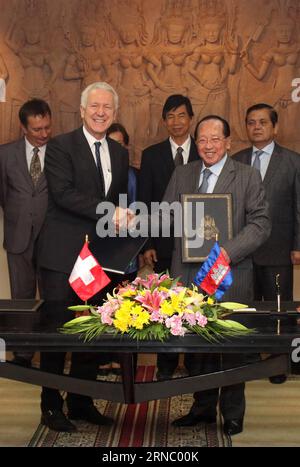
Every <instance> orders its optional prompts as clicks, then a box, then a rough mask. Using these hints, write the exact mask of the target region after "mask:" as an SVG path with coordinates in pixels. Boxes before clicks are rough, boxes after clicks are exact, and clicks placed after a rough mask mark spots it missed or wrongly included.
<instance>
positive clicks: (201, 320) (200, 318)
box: [196, 311, 208, 328]
mask: <svg viewBox="0 0 300 467" xmlns="http://www.w3.org/2000/svg"><path fill="white" fill-rule="evenodd" d="M196 320H197V324H198V325H199V326H200V327H201V328H205V326H206V325H207V323H208V321H207V318H206V316H204V315H202V314H201V313H199V311H197V313H196Z"/></svg>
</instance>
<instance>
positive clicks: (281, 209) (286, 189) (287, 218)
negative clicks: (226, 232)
mask: <svg viewBox="0 0 300 467" xmlns="http://www.w3.org/2000/svg"><path fill="white" fill-rule="evenodd" d="M233 158H234V159H235V160H237V161H240V162H242V163H244V164H248V165H251V158H252V147H250V148H247V149H244V150H243V151H240V152H238V153H237V154H235V155H234V156H233ZM263 185H264V188H265V191H266V198H267V201H268V203H269V211H270V217H271V221H272V232H271V235H270V237H269V239H268V240H267V241H266V242H265V243H264V244H263V245H262V246H261V247H260V248H258V249H257V250H256V251H255V253H254V254H253V262H254V265H255V271H256V274H255V279H256V288H257V289H260V293H259V292H258V290H257V291H256V299H258V300H260V299H261V298H262V296H263V297H264V298H265V299H266V300H275V298H276V290H275V280H274V276H275V274H276V272H278V273H280V275H281V286H282V287H281V289H282V290H281V292H282V297H283V298H284V299H285V300H292V299H293V266H292V263H291V251H293V250H297V251H300V155H299V154H297V153H295V152H293V151H290V150H289V149H287V148H283V147H281V146H279V145H278V144H275V148H274V151H273V154H272V156H271V159H270V163H269V166H268V170H267V173H266V176H265V178H264V181H263ZM260 269H262V275H263V277H262V278H261V280H259V275H260ZM268 278H269V279H268Z"/></svg>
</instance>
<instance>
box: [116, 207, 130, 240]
mask: <svg viewBox="0 0 300 467" xmlns="http://www.w3.org/2000/svg"><path fill="white" fill-rule="evenodd" d="M135 217H136V216H135V214H134V213H133V212H132V211H131V210H130V209H128V208H126V209H125V208H121V207H120V206H118V207H116V210H115V213H114V216H113V223H114V225H115V227H116V231H117V233H119V232H120V230H122V229H126V230H130V229H131V228H134V227H135Z"/></svg>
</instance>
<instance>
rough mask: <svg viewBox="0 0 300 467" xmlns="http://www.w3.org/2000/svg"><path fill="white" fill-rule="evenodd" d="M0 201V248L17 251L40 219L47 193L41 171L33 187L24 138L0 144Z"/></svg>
mask: <svg viewBox="0 0 300 467" xmlns="http://www.w3.org/2000/svg"><path fill="white" fill-rule="evenodd" d="M0 203H1V206H2V208H3V211H4V248H5V249H6V250H7V251H8V252H9V253H14V254H20V253H23V251H24V250H26V248H27V247H28V244H29V242H30V239H31V238H32V233H33V235H34V237H35V238H37V236H38V234H39V232H40V230H41V227H42V224H43V222H44V218H45V214H46V210H47V203H48V192H47V183H46V179H45V176H44V173H42V174H41V176H40V178H39V180H38V183H37V185H36V187H35V186H34V184H33V182H32V179H31V176H30V174H29V170H28V166H27V161H26V150H25V139H24V138H22V139H20V140H19V141H15V142H13V143H9V144H4V145H2V146H0Z"/></svg>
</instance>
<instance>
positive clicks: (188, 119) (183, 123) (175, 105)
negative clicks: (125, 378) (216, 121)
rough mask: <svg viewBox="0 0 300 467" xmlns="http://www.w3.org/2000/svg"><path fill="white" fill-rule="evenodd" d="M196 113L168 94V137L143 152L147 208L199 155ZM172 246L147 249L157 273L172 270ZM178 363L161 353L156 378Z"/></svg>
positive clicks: (142, 196)
mask: <svg viewBox="0 0 300 467" xmlns="http://www.w3.org/2000/svg"><path fill="white" fill-rule="evenodd" d="M193 116H194V112H193V108H192V104H191V102H190V100H189V98H188V97H185V96H183V95H181V94H174V95H171V96H169V97H168V99H167V100H166V102H165V104H164V107H163V110H162V118H163V121H164V124H165V127H166V129H167V131H168V133H169V137H168V139H166V140H165V141H162V142H160V143H158V144H154V145H153V146H150V147H148V148H146V149H145V150H144V151H143V153H142V163H141V170H140V175H139V195H138V199H139V201H142V202H144V203H145V204H146V205H147V207H148V209H150V205H151V203H152V202H159V203H160V202H161V201H162V198H163V195H164V193H165V190H166V188H167V186H168V183H169V181H170V178H171V176H172V173H173V171H174V169H175V167H176V166H178V165H185V164H187V163H189V162H192V161H195V160H197V159H198V153H197V148H196V144H195V141H194V140H193V138H192V137H191V135H190V130H191V125H192V121H193ZM172 249H173V238H157V239H153V240H152V241H151V242H149V243H148V245H147V250H146V251H145V253H144V260H145V263H146V264H148V265H149V266H150V267H153V268H154V270H155V272H157V273H160V272H163V271H166V270H170V266H171V257H172ZM177 364H178V355H177V354H174V355H170V354H159V355H158V357H157V367H158V372H157V378H158V379H168V378H169V377H171V376H172V374H173V372H174V370H175V369H176V367H177Z"/></svg>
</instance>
